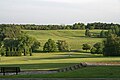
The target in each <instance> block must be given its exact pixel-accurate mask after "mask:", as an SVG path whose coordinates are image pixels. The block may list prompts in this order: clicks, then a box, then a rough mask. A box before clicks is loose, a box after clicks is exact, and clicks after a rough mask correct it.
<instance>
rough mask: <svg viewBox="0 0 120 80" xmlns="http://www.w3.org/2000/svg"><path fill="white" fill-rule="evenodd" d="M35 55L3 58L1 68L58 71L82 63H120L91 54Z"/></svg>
mask: <svg viewBox="0 0 120 80" xmlns="http://www.w3.org/2000/svg"><path fill="white" fill-rule="evenodd" d="M70 54H71V55H70V56H69V53H67V52H64V53H34V54H33V56H22V57H1V61H0V67H1V66H19V67H21V69H22V70H23V69H24V70H29V69H32V70H33V69H42V70H43V69H44V70H49V69H57V68H62V67H67V66H70V65H74V64H76V63H80V62H120V57H103V56H102V55H93V54H90V53H79V52H71V53H70Z"/></svg>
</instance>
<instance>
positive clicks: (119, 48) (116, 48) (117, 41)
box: [103, 34, 120, 56]
mask: <svg viewBox="0 0 120 80" xmlns="http://www.w3.org/2000/svg"><path fill="white" fill-rule="evenodd" d="M103 54H104V56H120V37H118V36H117V35H115V34H111V36H109V37H107V39H106V40H105V41H104V53H103Z"/></svg>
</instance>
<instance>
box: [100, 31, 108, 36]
mask: <svg viewBox="0 0 120 80" xmlns="http://www.w3.org/2000/svg"><path fill="white" fill-rule="evenodd" d="M100 37H101V38H105V37H107V33H106V32H105V31H104V30H102V31H101V32H100Z"/></svg>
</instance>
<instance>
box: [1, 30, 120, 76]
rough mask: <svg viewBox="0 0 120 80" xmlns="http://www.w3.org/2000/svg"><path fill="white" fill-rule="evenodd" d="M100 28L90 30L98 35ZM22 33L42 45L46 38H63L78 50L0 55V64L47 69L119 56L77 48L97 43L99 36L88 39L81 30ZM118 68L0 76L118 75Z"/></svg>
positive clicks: (27, 31) (28, 31) (108, 67)
mask: <svg viewBox="0 0 120 80" xmlns="http://www.w3.org/2000/svg"><path fill="white" fill-rule="evenodd" d="M100 31H101V30H91V32H92V33H94V34H98V33H100ZM24 32H26V34H28V35H30V36H32V37H35V38H36V39H37V40H39V41H40V42H41V47H40V50H42V47H43V44H44V43H45V42H46V41H47V40H48V39H49V38H51V39H53V40H55V41H57V40H66V41H67V42H68V43H69V45H70V47H71V49H72V50H79V51H78V52H56V53H42V52H41V53H33V56H20V57H4V56H3V57H0V67H2V66H19V67H20V68H21V69H22V70H51V69H58V68H63V67H67V66H71V65H74V64H77V63H80V62H120V57H104V56H103V55H101V54H97V55H95V54H90V53H89V51H88V52H85V51H82V50H81V47H82V44H83V43H89V44H91V45H93V44H94V43H96V42H101V41H102V40H103V38H88V37H85V36H84V32H85V30H24ZM119 75H120V67H117V66H114V67H111V66H106V67H105V66H103V67H86V68H82V69H80V70H76V71H70V72H65V73H57V74H46V75H43V74H39V75H17V76H0V77H1V78H2V77H3V78H4V77H5V78H7V77H8V78H9V77H11V78H12V77H13V78H16V77H17V78H19V77H20V78H24V77H25V78H28V77H29V78H35V77H37V78H50V77H52V78H71V77H72V78H88V77H89V78H120V76H119Z"/></svg>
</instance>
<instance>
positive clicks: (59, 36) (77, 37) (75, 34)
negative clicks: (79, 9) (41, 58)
mask: <svg viewBox="0 0 120 80" xmlns="http://www.w3.org/2000/svg"><path fill="white" fill-rule="evenodd" d="M100 31H101V30H91V33H92V34H93V33H94V34H99V33H100ZM24 32H26V33H27V34H28V35H30V36H32V37H35V38H36V39H38V40H39V41H40V42H41V48H40V49H41V50H42V47H43V45H44V43H45V42H46V41H47V40H48V39H50V38H51V39H53V40H55V41H57V40H66V41H67V42H68V44H69V45H70V47H71V49H75V50H79V49H81V47H82V44H83V43H88V44H91V45H93V44H94V43H96V42H101V41H102V40H103V39H102V38H87V37H85V30H24Z"/></svg>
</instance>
